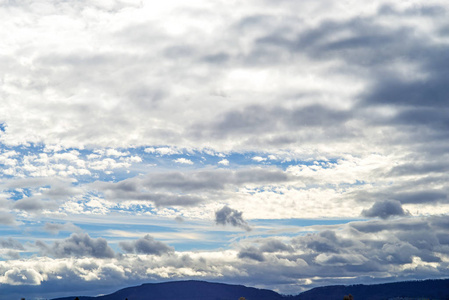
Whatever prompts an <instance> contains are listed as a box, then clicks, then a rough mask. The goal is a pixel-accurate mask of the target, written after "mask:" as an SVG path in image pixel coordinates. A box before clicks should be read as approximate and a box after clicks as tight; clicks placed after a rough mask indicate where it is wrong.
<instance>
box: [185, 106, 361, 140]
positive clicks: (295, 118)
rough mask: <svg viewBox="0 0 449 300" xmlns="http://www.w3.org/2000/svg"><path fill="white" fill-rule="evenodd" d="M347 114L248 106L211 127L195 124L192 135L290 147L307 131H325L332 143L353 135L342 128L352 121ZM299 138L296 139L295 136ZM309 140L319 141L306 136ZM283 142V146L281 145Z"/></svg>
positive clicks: (317, 108) (319, 108) (319, 109)
mask: <svg viewBox="0 0 449 300" xmlns="http://www.w3.org/2000/svg"><path fill="white" fill-rule="evenodd" d="M351 114H352V113H351V112H350V111H344V110H336V109H331V108H328V107H325V106H321V105H310V106H306V107H300V108H294V109H291V108H290V109H287V108H284V107H282V106H277V107H272V108H270V107H263V106H255V105H254V106H248V107H245V108H243V109H240V110H234V111H229V112H226V113H224V114H222V115H221V116H220V118H219V119H218V120H216V121H214V123H212V124H196V125H194V126H193V127H192V133H193V134H194V135H197V136H198V137H202V138H210V137H213V138H214V139H226V138H228V137H233V138H235V137H236V136H238V137H241V138H243V139H246V140H247V141H248V142H249V140H248V139H253V138H259V137H260V138H262V139H261V140H260V142H261V143H276V142H277V143H279V145H281V144H282V143H287V144H288V143H292V142H293V141H295V140H297V139H303V138H304V134H306V132H303V131H302V130H304V131H307V130H312V129H313V128H325V129H326V130H327V132H328V133H330V134H332V135H333V137H334V138H335V139H338V138H343V137H348V136H352V135H353V133H352V132H350V131H349V130H348V129H347V128H345V123H346V122H347V121H349V120H351V119H352V116H351ZM270 133H271V134H274V133H276V134H277V135H278V138H277V139H276V140H273V139H272V138H270V137H268V135H269V134H270ZM282 133H284V134H285V133H289V138H288V139H281V138H279V137H280V136H282ZM300 133H301V134H302V136H301V135H300V136H298V134H300ZM307 138H308V139H319V132H316V136H308V135H307ZM283 140H284V142H283Z"/></svg>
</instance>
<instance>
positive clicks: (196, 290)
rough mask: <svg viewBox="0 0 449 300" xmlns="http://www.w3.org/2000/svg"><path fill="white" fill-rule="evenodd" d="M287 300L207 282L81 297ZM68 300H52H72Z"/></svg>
mask: <svg viewBox="0 0 449 300" xmlns="http://www.w3.org/2000/svg"><path fill="white" fill-rule="evenodd" d="M240 297H245V298H246V299H247V300H281V299H283V300H285V297H283V296H281V295H280V294H278V293H276V292H273V291H270V290H261V289H256V288H251V287H245V286H243V285H230V284H222V283H210V282H205V281H193V280H192V281H175V282H165V283H147V284H142V285H140V286H136V287H129V288H125V289H122V290H119V291H117V292H115V293H112V294H110V295H105V296H99V297H79V299H80V300H125V299H126V298H128V300H153V299H154V300H238V299H239V298H240ZM73 299H75V297H65V298H58V299H53V300H73Z"/></svg>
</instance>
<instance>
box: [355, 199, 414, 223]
mask: <svg viewBox="0 0 449 300" xmlns="http://www.w3.org/2000/svg"><path fill="white" fill-rule="evenodd" d="M406 214H407V213H406V212H405V211H404V209H403V208H402V205H401V202H399V201H397V200H384V201H378V202H376V203H374V205H373V206H372V207H371V208H370V209H368V210H363V211H362V215H363V216H365V217H369V218H372V217H380V218H382V219H387V218H390V217H393V216H404V215H406Z"/></svg>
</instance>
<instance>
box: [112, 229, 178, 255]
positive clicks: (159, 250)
mask: <svg viewBox="0 0 449 300" xmlns="http://www.w3.org/2000/svg"><path fill="white" fill-rule="evenodd" d="M119 246H120V248H122V249H123V250H124V251H125V252H127V253H140V254H152V255H158V256H160V255H163V254H167V253H173V251H174V249H173V248H172V247H170V246H167V245H166V244H164V243H162V242H159V241H156V240H154V238H152V237H151V236H150V235H148V234H147V235H145V236H144V237H143V238H141V239H138V240H136V241H133V242H120V243H119Z"/></svg>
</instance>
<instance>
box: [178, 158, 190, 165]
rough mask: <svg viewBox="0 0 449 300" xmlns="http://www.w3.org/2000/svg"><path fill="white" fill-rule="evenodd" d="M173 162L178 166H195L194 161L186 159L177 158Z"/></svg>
mask: <svg viewBox="0 0 449 300" xmlns="http://www.w3.org/2000/svg"><path fill="white" fill-rule="evenodd" d="M173 161H174V162H175V163H178V164H184V165H193V161H191V160H190V159H187V158H184V157H181V158H177V159H175V160H173Z"/></svg>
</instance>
